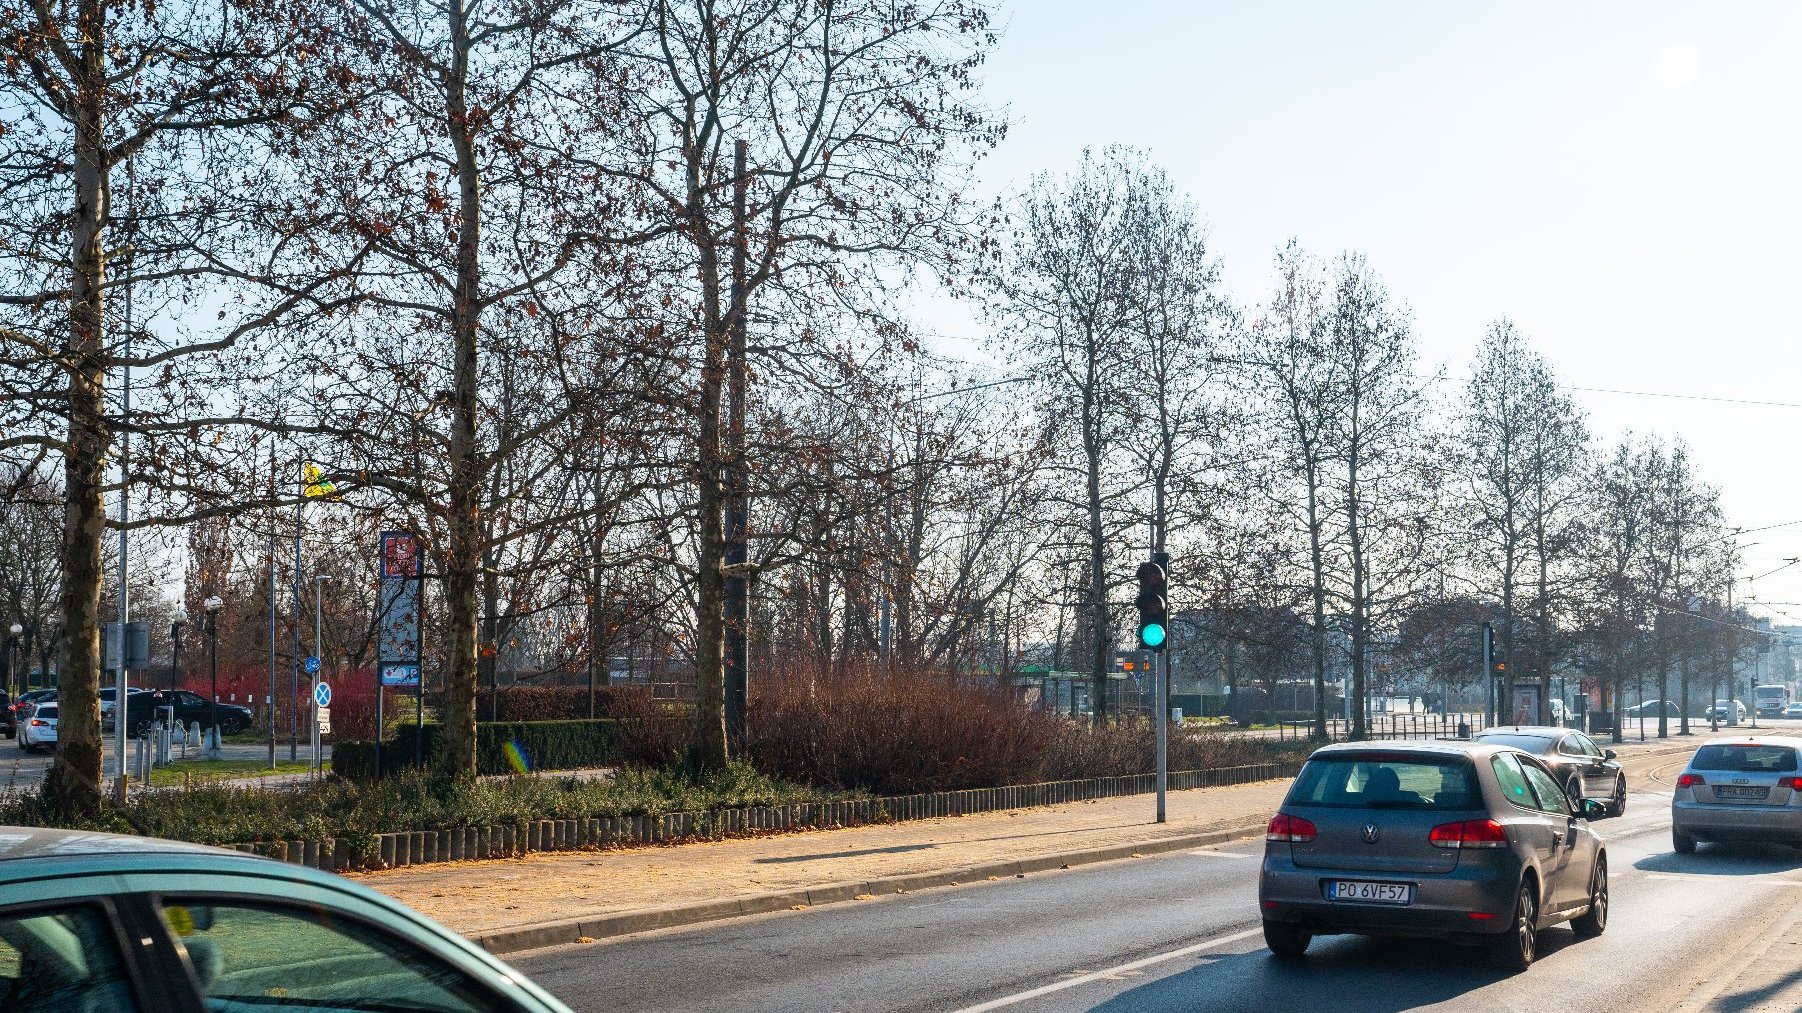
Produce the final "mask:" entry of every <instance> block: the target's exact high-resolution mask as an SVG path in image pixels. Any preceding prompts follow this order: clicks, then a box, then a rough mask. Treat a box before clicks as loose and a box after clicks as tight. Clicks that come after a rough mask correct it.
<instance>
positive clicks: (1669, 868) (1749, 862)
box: [1633, 844, 1802, 876]
mask: <svg viewBox="0 0 1802 1013" xmlns="http://www.w3.org/2000/svg"><path fill="white" fill-rule="evenodd" d="M1633 867H1634V868H1635V869H1638V870H1640V871H1641V872H1665V873H1674V874H1681V875H1688V876H1768V875H1771V874H1772V873H1779V872H1793V871H1795V870H1797V869H1802V851H1798V850H1797V849H1795V848H1786V847H1783V846H1782V845H1778V844H1703V845H1700V846H1699V848H1698V849H1697V851H1696V853H1695V854H1693V855H1679V854H1677V853H1676V852H1674V851H1667V852H1665V853H1663V854H1659V855H1648V856H1646V857H1645V858H1642V859H1640V860H1639V861H1637V862H1634V863H1633Z"/></svg>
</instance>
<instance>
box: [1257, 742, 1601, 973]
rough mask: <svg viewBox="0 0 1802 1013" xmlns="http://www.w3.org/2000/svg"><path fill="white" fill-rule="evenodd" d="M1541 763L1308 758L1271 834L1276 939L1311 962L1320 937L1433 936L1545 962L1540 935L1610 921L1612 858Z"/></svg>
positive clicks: (1268, 885)
mask: <svg viewBox="0 0 1802 1013" xmlns="http://www.w3.org/2000/svg"><path fill="white" fill-rule="evenodd" d="M1605 815H1607V807H1606V806H1605V805H1604V804H1603V803H1602V802H1599V801H1597V800H1595V799H1585V800H1578V801H1575V802H1573V801H1572V800H1571V799H1570V798H1568V797H1567V796H1566V795H1565V793H1564V789H1563V788H1562V787H1561V786H1560V784H1559V782H1558V779H1557V778H1556V777H1554V776H1553V775H1552V773H1551V772H1550V771H1549V770H1547V769H1546V767H1545V766H1544V765H1543V764H1542V763H1540V761H1539V760H1538V759H1536V758H1534V757H1533V756H1531V755H1529V754H1527V753H1525V752H1522V751H1521V750H1519V749H1514V748H1512V747H1508V746H1501V745H1491V744H1485V743H1480V742H1457V741H1450V740H1441V741H1435V742H1384V743H1370V742H1364V743H1344V744H1339V745H1332V746H1326V747H1323V748H1321V749H1319V750H1317V751H1315V753H1314V754H1313V755H1312V756H1310V757H1309V758H1308V762H1307V763H1306V764H1305V765H1304V766H1303V767H1302V770H1301V773H1300V774H1299V775H1298V776H1297V777H1296V779H1295V784H1294V785H1293V786H1292V787H1291V788H1290V790H1289V795H1288V798H1286V799H1285V800H1284V801H1283V805H1282V808H1281V809H1279V810H1278V811H1277V814H1276V815H1275V816H1274V817H1273V818H1272V819H1271V820H1270V824H1269V826H1268V828H1267V831H1266V833H1265V841H1266V843H1265V846H1264V865H1263V871H1262V874H1261V876H1260V877H1259V880H1258V903H1259V905H1260V907H1261V908H1262V912H1261V913H1262V915H1263V921H1264V941H1265V943H1266V944H1267V945H1268V946H1269V947H1270V950H1271V952H1272V953H1274V954H1275V955H1277V956H1279V957H1299V956H1301V954H1302V953H1303V952H1305V951H1306V950H1307V948H1308V944H1309V942H1310V941H1311V940H1312V939H1313V937H1314V936H1316V935H1328V934H1335V933H1356V934H1362V935H1396V936H1422V937H1430V938H1442V939H1450V940H1454V941H1462V942H1468V943H1479V944H1482V945H1484V946H1486V947H1487V948H1488V949H1489V950H1490V952H1491V954H1492V956H1493V957H1494V958H1495V959H1496V961H1497V962H1498V963H1500V964H1501V965H1502V966H1504V967H1508V968H1511V969H1514V970H1524V969H1526V967H1527V966H1528V965H1529V964H1531V963H1532V962H1533V956H1534V953H1535V952H1536V949H1537V934H1538V932H1539V930H1541V929H1545V928H1549V927H1551V926H1553V925H1557V924H1559V923H1560V922H1565V921H1569V922H1570V923H1571V927H1572V928H1573V929H1574V930H1575V931H1576V933H1577V934H1578V935H1579V936H1582V937H1586V938H1587V937H1591V936H1596V935H1600V934H1601V932H1602V930H1603V929H1604V928H1605V927H1606V926H1607V923H1608V856H1607V853H1606V851H1605V850H1604V848H1603V845H1602V840H1601V838H1600V837H1598V836H1597V835H1596V833H1595V832H1594V831H1593V830H1592V829H1590V825H1589V821H1590V820H1594V819H1600V818H1602V817H1603V816H1605Z"/></svg>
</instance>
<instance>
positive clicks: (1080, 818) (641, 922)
mask: <svg viewBox="0 0 1802 1013" xmlns="http://www.w3.org/2000/svg"><path fill="white" fill-rule="evenodd" d="M1693 748H1694V746H1693V743H1685V744H1674V743H1670V742H1665V743H1658V742H1648V743H1646V744H1645V745H1643V746H1641V745H1639V744H1637V743H1631V744H1623V746H1622V747H1621V748H1620V753H1621V759H1622V760H1623V761H1627V762H1629V763H1631V764H1632V766H1631V767H1629V773H1630V774H1631V775H1633V776H1634V779H1635V781H1636V783H1635V787H1636V788H1637V787H1639V786H1640V784H1639V783H1637V782H1640V781H1642V780H1643V775H1644V771H1645V770H1648V769H1650V768H1652V767H1655V766H1658V765H1660V764H1662V763H1667V762H1670V759H1668V758H1665V757H1667V756H1669V755H1670V754H1674V753H1681V752H1687V751H1688V750H1690V749H1693ZM1288 788H1289V781H1288V780H1287V779H1282V780H1274V781H1262V782H1258V783H1255V784H1246V785H1235V786H1232V787H1224V788H1198V789H1193V790H1190V791H1181V792H1171V793H1170V795H1169V805H1168V816H1169V821H1168V822H1167V823H1164V824H1161V825H1160V824H1158V823H1156V822H1155V821H1154V819H1153V816H1154V813H1155V806H1156V802H1155V796H1152V795H1135V796H1130V797H1126V798H1110V799H1100V800H1096V801H1091V802H1078V803H1071V804H1067V805H1057V806H1046V807H1042V808H1034V809H1019V810H1013V811H1010V812H1002V813H987V814H983V815H979V816H961V817H949V818H945V819H934V820H918V821H910V822H906V823H897V824H890V825H884V826H872V827H855V828H850V829H844V830H830V831H816V832H802V833H790V834H777V835H772V836H767V837H754V838H735V839H730V840H724V841H709V842H703V843H697V844H682V845H675V846H671V847H662V848H634V849H629V850H621V851H593V852H574V853H567V852H566V853H550V854H534V855H529V856H527V857H524V858H517V859H502V860H498V861H482V862H459V863H455V864H445V865H427V866H418V867H413V868H402V869H394V870H389V871H384V872H368V873H353V874H351V878H353V879H357V880H360V881H361V882H363V883H364V884H365V885H367V886H371V887H374V888H375V889H377V890H380V891H382V892H383V893H386V894H388V895H389V896H391V897H394V898H396V899H397V900H400V901H401V902H403V903H405V904H407V905H409V906H410V907H413V908H416V909H417V910H419V911H422V912H424V913H425V914H427V915H429V916H431V917H432V918H434V919H436V920H438V921H440V922H442V923H443V924H445V925H446V926H448V927H450V928H451V929H453V930H455V931H457V932H460V933H462V934H464V935H466V936H470V937H471V938H474V939H477V940H479V941H480V942H482V944H483V945H485V946H487V947H488V948H489V949H491V950H494V951H496V952H510V951H514V950H521V949H529V948H533V947H538V946H549V945H553V944H557V943H565V942H574V941H576V940H578V939H579V938H584V937H586V938H599V937H602V936H613V935H624V934H628V933H632V932H641V931H647V930H649V929H654V928H664V927H668V926H671V925H681V924H689V923H693V922H700V921H709V920H714V919H718V918H726V917H734V916H738V915H744V914H755V913H762V912H768V911H781V910H789V909H799V908H804V907H810V906H812V905H815V904H822V903H833V902H838V901H846V900H867V899H872V898H873V897H875V896H878V895H882V894H894V893H896V892H897V891H905V890H913V889H924V888H927V887H932V886H946V885H951V884H954V883H968V882H972V881H986V880H988V879H991V878H996V879H998V878H1002V877H1008V876H1017V875H1024V874H1029V873H1036V872H1042V871H1049V870H1055V869H1058V868H1061V867H1066V866H1071V865H1081V864H1087V863H1090V862H1097V861H1109V860H1116V859H1125V858H1130V857H1133V856H1134V855H1151V854H1156V853H1158V852H1162V851H1172V850H1180V849H1184V848H1194V847H1202V846H1205V845H1207V844H1210V843H1220V842H1224V841H1229V840H1234V839H1238V838H1242V837H1245V836H1250V835H1254V834H1256V833H1258V832H1259V831H1261V830H1262V828H1263V826H1264V823H1265V822H1266V821H1267V820H1268V819H1269V817H1270V814H1271V813H1273V812H1275V811H1276V808H1277V806H1278V805H1279V804H1280V803H1281V801H1282V798H1283V796H1284V794H1285V793H1286V792H1287V791H1288Z"/></svg>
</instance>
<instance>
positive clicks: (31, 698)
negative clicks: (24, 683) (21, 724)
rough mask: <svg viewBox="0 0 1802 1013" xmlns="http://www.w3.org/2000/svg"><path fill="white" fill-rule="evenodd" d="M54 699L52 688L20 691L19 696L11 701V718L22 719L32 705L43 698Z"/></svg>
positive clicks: (54, 692) (43, 699) (54, 693)
mask: <svg viewBox="0 0 1802 1013" xmlns="http://www.w3.org/2000/svg"><path fill="white" fill-rule="evenodd" d="M54 699H56V690H54V689H34V690H29V691H27V692H24V693H20V694H19V698H18V699H17V700H14V701H13V707H12V711H13V720H14V721H15V722H17V721H21V720H23V719H24V718H25V717H26V715H27V714H29V713H30V712H31V708H32V707H34V706H35V705H37V704H39V703H41V702H43V701H45V700H54Z"/></svg>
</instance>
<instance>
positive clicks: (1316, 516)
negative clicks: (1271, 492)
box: [1271, 450, 1327, 741]
mask: <svg viewBox="0 0 1802 1013" xmlns="http://www.w3.org/2000/svg"><path fill="white" fill-rule="evenodd" d="M1308 453H1309V454H1310V456H1309V458H1308V461H1307V465H1306V470H1307V481H1308V561H1309V566H1310V568H1311V569H1312V571H1313V572H1312V574H1311V576H1312V578H1313V580H1312V588H1311V590H1312V593H1313V598H1314V637H1313V648H1314V738H1315V739H1316V740H1317V741H1325V740H1326V738H1327V728H1326V549H1325V547H1324V546H1322V545H1321V531H1320V528H1321V524H1322V523H1323V522H1322V521H1321V519H1320V477H1319V470H1318V468H1317V466H1316V464H1315V461H1314V459H1313V457H1312V451H1311V450H1310V451H1308ZM1271 702H1272V704H1273V705H1274V704H1275V700H1274V699H1273V700H1272V701H1271Z"/></svg>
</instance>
